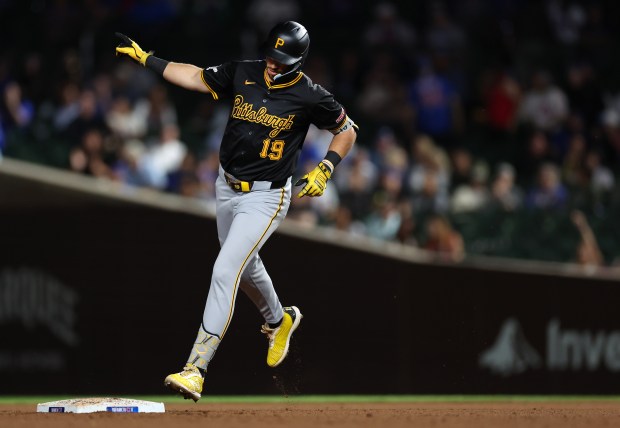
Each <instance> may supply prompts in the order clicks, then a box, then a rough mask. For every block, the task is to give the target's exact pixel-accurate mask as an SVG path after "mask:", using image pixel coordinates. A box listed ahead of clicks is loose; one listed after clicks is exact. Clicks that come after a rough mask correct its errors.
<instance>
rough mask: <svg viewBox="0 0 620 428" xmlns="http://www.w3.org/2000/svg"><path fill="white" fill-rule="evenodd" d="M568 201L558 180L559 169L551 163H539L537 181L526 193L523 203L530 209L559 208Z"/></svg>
mask: <svg viewBox="0 0 620 428" xmlns="http://www.w3.org/2000/svg"><path fill="white" fill-rule="evenodd" d="M567 203H568V191H567V190H566V187H564V185H563V184H562V182H561V180H560V170H559V168H558V167H557V166H556V165H555V164H552V163H545V164H543V165H541V167H540V170H539V172H538V183H537V185H535V186H534V187H532V188H531V189H530V191H529V193H528V194H527V197H526V200H525V204H526V206H527V207H528V208H530V209H543V210H559V209H562V208H565V207H566V205H567Z"/></svg>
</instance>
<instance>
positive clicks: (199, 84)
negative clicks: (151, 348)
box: [116, 21, 357, 401]
mask: <svg viewBox="0 0 620 428" xmlns="http://www.w3.org/2000/svg"><path fill="white" fill-rule="evenodd" d="M117 36H119V37H120V38H121V39H122V41H121V43H120V44H119V46H118V47H117V48H116V53H117V55H119V54H122V55H127V56H129V57H131V58H132V59H133V60H135V61H137V62H139V63H140V64H142V65H143V66H145V67H148V68H150V69H151V70H153V71H154V72H156V73H158V74H160V75H162V76H163V77H164V79H166V80H167V81H169V82H170V83H173V84H176V85H178V86H181V87H183V88H186V89H190V90H195V91H200V92H204V93H205V94H206V95H207V96H209V97H212V98H213V100H214V101H216V102H218V101H221V100H227V101H228V102H231V103H232V106H231V107H232V110H231V113H230V117H229V119H228V124H227V125H226V130H225V132H224V136H223V138H222V142H221V147H220V167H219V176H218V178H217V181H216V213H217V214H216V216H217V231H218V237H219V241H220V246H221V248H220V252H219V254H218V256H217V260H216V261H215V265H214V266H213V275H212V278H211V284H210V289H209V294H208V297H207V302H206V305H205V310H204V315H203V319H202V323H201V325H200V328H199V329H198V335H197V337H196V340H195V343H194V346H193V347H192V350H191V353H190V355H189V358H188V360H187V364H186V365H185V367H184V368H183V370H182V371H181V372H179V373H174V374H171V375H169V376H168V377H166V379H165V381H164V383H165V385H166V386H168V387H169V388H171V389H173V390H174V391H177V392H178V393H180V394H181V395H182V396H183V397H185V398H186V399H188V398H191V399H193V400H194V401H198V399H199V398H200V394H201V392H202V388H203V382H204V376H205V374H206V372H207V366H208V365H209V363H210V361H211V359H212V358H213V356H214V354H215V351H216V350H217V348H218V346H219V344H220V342H221V341H222V339H223V338H224V335H225V334H226V330H227V329H228V327H229V325H230V321H231V319H232V316H233V311H234V307H235V299H236V297H237V291H238V289H239V288H241V290H243V291H244V292H245V293H246V294H247V295H248V297H249V298H250V299H251V300H252V301H253V302H254V304H255V305H256V306H257V308H258V310H259V311H260V312H261V314H262V316H263V317H264V319H265V324H264V325H263V326H262V332H263V333H264V334H266V335H267V337H268V339H269V349H268V351H267V364H268V365H269V366H270V367H276V366H278V365H279V364H281V363H282V361H283V360H284V358H285V357H286V355H287V352H288V348H289V342H290V339H291V336H292V334H293V332H294V331H295V329H297V327H298V326H299V323H300V321H301V318H302V314H301V312H300V311H299V309H298V308H297V307H296V306H289V307H282V304H281V303H280V300H279V299H278V295H277V294H276V291H275V289H274V286H273V283H272V281H271V279H270V277H269V275H268V274H267V271H266V270H265V266H264V265H263V262H262V261H261V258H260V256H259V254H258V253H259V251H260V249H261V247H262V246H263V245H264V244H265V242H266V241H267V239H268V238H269V237H270V236H271V234H272V233H273V232H274V231H275V230H276V229H277V227H278V225H279V224H280V223H281V222H282V220H283V219H284V217H285V215H286V213H287V211H288V208H289V204H290V198H291V176H292V175H293V173H294V171H295V167H296V164H297V161H298V159H299V154H300V152H301V148H302V145H303V142H304V139H305V137H306V133H307V132H308V127H309V126H310V124H311V123H313V124H315V125H316V126H317V127H319V128H321V129H327V130H329V131H330V132H331V133H332V134H333V135H334V137H333V139H332V142H331V144H330V146H329V148H328V152H327V153H326V155H325V158H324V159H323V160H322V161H321V162H320V163H319V164H318V165H317V166H316V168H314V169H313V170H312V171H310V172H308V173H307V174H305V175H304V176H303V177H302V178H301V179H299V180H298V181H297V183H295V185H303V188H302V189H301V191H300V192H299V194H298V197H300V198H301V197H303V196H321V195H322V194H323V192H324V191H325V187H326V185H327V181H328V180H329V179H330V177H331V176H332V174H333V172H334V168H335V167H336V166H337V165H338V163H339V162H340V161H341V159H342V158H343V157H344V156H346V154H347V153H348V152H349V150H350V149H351V147H352V146H353V143H354V142H355V139H356V132H357V131H356V128H357V126H356V125H355V124H354V123H353V121H352V120H351V119H350V118H349V117H348V116H347V114H346V112H345V109H344V108H343V107H342V105H340V104H339V103H338V102H337V101H336V100H334V97H333V95H332V94H330V93H329V92H328V91H326V90H325V89H324V88H322V87H321V86H319V85H316V84H314V83H312V80H310V78H309V77H308V76H306V75H305V74H304V73H303V72H302V71H301V68H302V65H303V63H304V60H305V59H306V56H307V55H308V48H309V46H310V36H309V35H308V32H307V31H306V29H305V28H304V27H303V26H302V25H300V24H298V23H297V22H293V21H288V22H284V23H280V24H278V25H276V26H275V27H274V28H273V29H272V30H271V32H270V33H269V35H268V37H267V40H266V42H265V44H264V47H263V50H264V52H263V53H264V55H265V59H263V60H258V61H231V62H227V63H224V64H221V65H217V66H213V67H207V68H200V67H196V66H194V65H191V64H182V63H176V62H170V61H166V60H163V59H161V58H157V57H155V56H154V55H153V54H152V52H145V51H144V50H142V49H141V48H140V46H138V44H137V43H136V42H134V41H133V40H131V39H130V38H128V37H127V36H125V35H123V34H120V33H117Z"/></svg>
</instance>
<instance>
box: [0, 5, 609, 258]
mask: <svg viewBox="0 0 620 428" xmlns="http://www.w3.org/2000/svg"><path fill="white" fill-rule="evenodd" d="M359 3H360V2H355V1H352V0H343V1H337V2H333V1H328V0H317V1H309V0H308V1H304V0H278V1H276V0H248V1H238V2H226V1H218V0H194V1H181V0H153V1H139V0H134V1H130V0H126V1H121V0H107V1H106V0H89V1H83V2H81V1H80V2H78V1H69V0H56V1H44V0H40V1H24V2H22V1H7V0H5V1H0V36H2V39H3V40H4V43H3V45H2V47H1V52H0V94H1V100H0V156H2V153H4V155H5V156H13V157H19V158H24V159H29V160H32V161H35V162H41V163H46V164H49V165H54V166H57V167H61V168H66V169H68V170H71V171H74V172H76V173H79V174H86V175H92V176H96V177H104V178H106V179H110V180H117V181H120V182H124V183H127V184H129V185H135V186H145V187H150V188H155V189H159V190H161V191H163V192H171V193H176V194H180V195H183V196H187V197H193V198H199V199H200V200H202V201H204V203H205V204H213V203H214V180H215V177H216V174H217V168H218V149H219V143H220V137H221V135H222V133H223V129H224V126H225V124H226V121H227V118H228V115H229V110H228V107H229V106H228V104H227V103H225V102H224V103H216V102H213V100H211V99H210V97H205V96H201V95H200V94H192V93H188V92H187V91H183V90H180V89H178V88H174V87H172V86H171V85H169V84H167V83H166V82H165V81H163V80H162V79H161V78H159V77H158V76H156V75H155V74H154V73H152V72H151V71H150V70H148V69H144V68H142V67H140V66H138V65H136V64H135V63H133V62H131V61H129V60H127V59H123V58H115V57H114V47H115V45H116V43H117V41H116V40H115V39H114V32H115V31H122V32H123V33H125V34H127V35H129V36H130V37H132V38H134V39H135V40H137V41H138V42H139V43H140V44H141V46H142V47H143V48H145V49H146V50H151V49H153V50H155V51H156V54H157V55H158V56H161V57H163V58H165V59H169V60H173V61H178V62H189V63H193V64H196V65H199V66H210V65H216V64H219V63H222V62H224V61H227V60H234V59H253V58H260V50H259V46H260V43H261V41H262V39H263V38H264V36H265V35H266V33H267V32H268V30H269V29H270V28H271V27H272V25H274V24H275V23H277V22H279V21H282V20H288V19H293V20H297V21H299V22H301V23H303V24H304V25H306V27H307V28H308V29H309V31H310V35H311V40H312V42H311V49H310V55H309V57H308V60H307V61H306V64H305V66H304V72H305V73H306V74H308V75H309V76H310V77H311V78H312V79H313V80H314V81H315V82H316V83H319V84H321V85H323V86H325V87H326V88H327V89H328V90H330V91H331V92H333V93H334V94H335V95H336V98H337V99H338V100H339V101H340V102H341V103H342V104H344V105H345V106H346V107H347V109H348V113H349V115H350V116H351V117H352V118H353V119H354V120H355V121H356V122H357V123H358V125H359V126H360V133H359V136H358V142H357V144H356V146H355V148H354V150H353V151H352V153H351V154H350V155H349V156H348V157H347V158H346V159H345V160H344V161H343V162H342V163H341V165H340V166H339V167H338V168H337V170H336V173H335V174H334V177H333V180H332V182H331V185H330V186H328V189H327V192H326V194H325V195H324V196H323V197H321V198H303V199H294V201H293V203H292V206H291V209H290V212H289V218H290V219H292V220H294V221H297V222H299V224H300V225H302V226H304V227H312V226H313V225H316V224H321V225H327V226H331V227H334V228H337V229H340V230H344V231H348V232H349V233H351V234H355V235H363V236H369V237H372V238H376V239H380V240H390V241H398V242H401V243H403V244H405V245H411V246H416V247H419V248H424V249H427V250H431V251H433V252H435V253H436V254H437V255H438V257H441V258H443V259H445V260H452V261H458V260H461V259H462V258H463V257H464V256H465V254H466V253H470V252H471V251H470V249H469V243H468V240H467V237H466V236H464V235H463V233H462V231H460V230H459V227H457V225H458V224H461V223H459V222H458V221H456V219H461V222H462V219H463V218H468V219H470V220H469V221H476V216H477V215H478V214H480V213H489V212H497V213H504V214H514V213H520V212H527V211H528V210H529V211H532V210H534V211H536V210H538V211H544V212H547V213H549V215H550V216H565V217H566V218H570V219H571V221H572V222H573V224H574V225H575V231H576V234H577V236H578V245H577V246H576V248H575V251H574V257H573V258H572V260H565V261H575V262H578V263H580V264H582V265H586V266H601V265H605V264H612V263H615V262H616V260H614V258H615V255H614V254H612V252H613V250H607V251H606V252H607V253H606V254H605V251H602V250H601V248H600V247H599V245H598V244H597V239H596V234H595V232H593V228H592V227H590V225H589V222H588V219H590V220H595V221H596V222H597V224H599V223H603V224H604V223H605V222H612V218H613V217H614V214H613V213H614V212H615V213H619V212H620V210H618V207H619V206H620V195H619V194H618V193H619V191H618V186H616V180H617V178H618V174H619V173H620V85H619V83H620V73H619V72H620V69H619V68H620V63H619V62H618V61H617V60H616V58H615V55H613V52H614V50H615V49H614V48H616V47H617V41H618V35H619V32H620V27H618V26H615V25H613V24H614V22H613V21H612V20H611V19H612V18H611V17H613V16H617V14H618V12H619V11H620V10H619V9H620V6H618V5H617V4H616V2H613V1H596V0H594V1H586V0H581V1H579V0H575V1H572V0H571V1H568V0H545V1H533V0H532V1H525V0H487V1H485V0H467V1H466V0H452V1H450V0H445V1H410V2H396V1H394V2H370V3H372V4H368V5H361V4H359ZM364 3H366V2H364ZM20 19H22V20H23V19H26V20H27V21H28V22H29V25H28V27H27V28H26V27H25V26H23V25H21V24H20V22H22V21H20ZM330 140H331V134H329V133H327V132H325V131H320V130H318V129H316V128H311V129H310V132H309V133H308V136H307V139H306V142H305V144H304V149H303V153H302V157H301V162H300V165H299V171H298V175H301V174H302V173H304V172H305V171H307V170H309V169H310V168H312V167H313V166H314V165H315V164H316V163H317V162H318V161H320V160H321V159H322V156H323V155H324V154H325V152H326V149H327V146H328V144H329V142H330ZM614 230H616V229H614ZM498 233H499V232H498ZM532 233H533V234H535V233H536V231H532ZM619 237H620V236H619ZM561 238H562V237H558V239H561ZM619 248H620V247H619Z"/></svg>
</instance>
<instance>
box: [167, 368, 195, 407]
mask: <svg viewBox="0 0 620 428" xmlns="http://www.w3.org/2000/svg"><path fill="white" fill-rule="evenodd" d="M203 383H204V379H203V377H202V375H201V374H200V371H199V370H198V368H197V367H196V366H195V365H193V364H186V365H185V367H184V368H183V371H182V372H180V373H174V374H171V375H169V376H167V377H166V379H165V380H164V385H166V386H167V387H168V388H170V389H172V390H173V391H176V392H178V393H179V394H181V395H182V396H183V398H185V399H186V400H187V399H189V398H191V399H192V400H194V401H195V402H196V401H198V400H199V399H200V393H201V392H202V385H203Z"/></svg>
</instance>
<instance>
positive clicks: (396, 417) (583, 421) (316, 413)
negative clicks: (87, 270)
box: [0, 402, 620, 428]
mask: <svg viewBox="0 0 620 428" xmlns="http://www.w3.org/2000/svg"><path fill="white" fill-rule="evenodd" d="M180 426H192V427H198V426H201V427H208V428H220V427H233V428H234V427H240V428H241V427H243V428H263V427H265V428H278V427H286V428H292V427H294V428H310V427H313V428H314V427H319V426H329V427H356V428H359V427H361V428H364V427H382V428H387V427H445V428H470V427H471V428H473V427H476V428H480V427H495V428H504V427H505V428H513V427H528V428H537V427H540V428H542V427H551V428H553V427H562V428H573V427H588V428H598V427H612V426H613V427H615V426H620V403H619V402H568V403H567V402H561V403H550V402H545V403H377V404H371V403H363V404H355V403H346V404H200V403H198V404H166V413H164V414H133V415H132V414H112V413H91V414H80V415H76V414H47V413H36V405H25V404H20V405H0V427H3V428H9V427H10V428H13V427H15V428H18V427H19V428H21V427H23V428H39V427H41V428H65V427H68V428H70V427H76V428H77V427H95V428H142V427H144V428H146V427H148V428H164V427H165V428H172V427H175V428H176V427H180Z"/></svg>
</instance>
